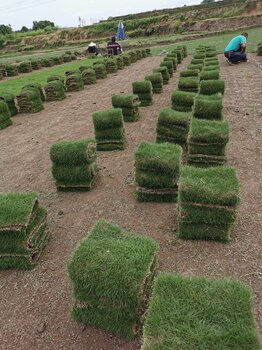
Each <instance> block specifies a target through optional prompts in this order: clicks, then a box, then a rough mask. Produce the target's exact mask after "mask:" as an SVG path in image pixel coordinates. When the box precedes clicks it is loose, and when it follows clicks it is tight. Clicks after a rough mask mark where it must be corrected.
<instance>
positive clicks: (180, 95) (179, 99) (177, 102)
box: [171, 90, 197, 112]
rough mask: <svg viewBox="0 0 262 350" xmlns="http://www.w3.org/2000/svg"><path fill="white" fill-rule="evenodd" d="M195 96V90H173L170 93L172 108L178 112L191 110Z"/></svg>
mask: <svg viewBox="0 0 262 350" xmlns="http://www.w3.org/2000/svg"><path fill="white" fill-rule="evenodd" d="M196 96H197V94H196V93H195V92H186V91H180V90H175V91H173V92H172V95H171V100H172V108H173V109H174V110H176V111H179V112H191V111H192V107H193V105H194V100H195V97H196Z"/></svg>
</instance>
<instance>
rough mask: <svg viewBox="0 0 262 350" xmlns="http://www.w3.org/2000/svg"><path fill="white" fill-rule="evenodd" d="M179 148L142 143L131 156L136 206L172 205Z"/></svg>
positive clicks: (175, 186) (172, 145)
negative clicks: (133, 165) (139, 204)
mask: <svg viewBox="0 0 262 350" xmlns="http://www.w3.org/2000/svg"><path fill="white" fill-rule="evenodd" d="M181 156H182V148H181V147H180V146H179V145H175V144H172V143H169V142H164V143H149V142H142V143H141V144H140V145H139V147H138V149H137V150H136V152H135V170H136V172H135V180H136V198H137V200H138V201H139V202H176V200H177V181H178V178H179V173H180V166H181Z"/></svg>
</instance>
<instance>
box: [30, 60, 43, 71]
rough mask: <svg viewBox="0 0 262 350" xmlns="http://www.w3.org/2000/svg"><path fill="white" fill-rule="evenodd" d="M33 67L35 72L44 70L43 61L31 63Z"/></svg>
mask: <svg viewBox="0 0 262 350" xmlns="http://www.w3.org/2000/svg"><path fill="white" fill-rule="evenodd" d="M31 66H32V69H33V70H38V69H41V68H42V63H41V60H32V61H31Z"/></svg>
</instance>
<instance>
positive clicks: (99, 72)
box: [93, 63, 107, 79]
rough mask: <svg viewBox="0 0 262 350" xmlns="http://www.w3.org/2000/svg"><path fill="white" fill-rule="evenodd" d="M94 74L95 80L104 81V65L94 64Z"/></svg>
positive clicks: (105, 74)
mask: <svg viewBox="0 0 262 350" xmlns="http://www.w3.org/2000/svg"><path fill="white" fill-rule="evenodd" d="M93 69H94V71H95V73H96V79H104V78H106V77H107V73H106V66H105V64H104V63H96V64H94V66H93Z"/></svg>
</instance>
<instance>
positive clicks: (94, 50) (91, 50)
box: [87, 41, 99, 56]
mask: <svg viewBox="0 0 262 350" xmlns="http://www.w3.org/2000/svg"><path fill="white" fill-rule="evenodd" d="M87 52H88V53H95V54H96V56H97V55H98V52H99V50H98V47H97V46H96V43H93V41H91V43H90V44H89V45H88V48H87Z"/></svg>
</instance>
